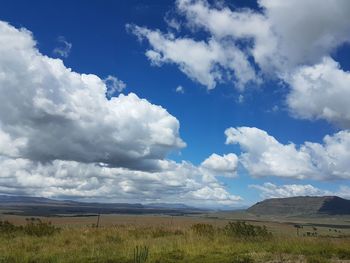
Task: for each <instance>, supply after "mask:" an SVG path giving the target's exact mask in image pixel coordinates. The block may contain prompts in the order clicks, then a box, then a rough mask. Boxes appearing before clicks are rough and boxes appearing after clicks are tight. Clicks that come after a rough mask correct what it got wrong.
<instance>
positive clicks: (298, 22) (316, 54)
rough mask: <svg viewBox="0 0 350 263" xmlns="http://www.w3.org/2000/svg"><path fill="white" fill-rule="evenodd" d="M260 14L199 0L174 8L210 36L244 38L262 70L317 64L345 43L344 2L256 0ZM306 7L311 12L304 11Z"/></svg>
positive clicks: (348, 7) (348, 34) (349, 6)
mask: <svg viewBox="0 0 350 263" xmlns="http://www.w3.org/2000/svg"><path fill="white" fill-rule="evenodd" d="M258 4H259V6H260V7H261V8H262V12H258V11H254V10H252V9H248V8H246V9H243V10H242V9H239V10H237V11H233V10H231V9H230V8H228V7H221V8H216V7H213V6H210V5H209V4H208V2H207V1H205V0H203V1H201V0H178V1H177V8H178V10H179V12H180V13H181V14H183V15H184V16H185V17H186V19H187V22H188V24H189V26H191V27H194V28H198V29H201V28H202V29H205V30H206V31H207V32H208V33H209V34H210V35H211V36H213V37H215V38H216V39H223V38H227V37H230V38H232V39H233V42H235V41H237V40H244V39H250V40H252V41H253V43H252V45H251V46H250V47H249V46H248V47H246V49H247V50H246V52H248V53H249V54H250V55H252V56H253V57H254V60H255V62H257V63H258V64H259V66H260V67H261V68H262V69H263V70H265V71H266V70H268V69H269V68H271V64H272V65H273V66H274V68H277V69H278V70H279V71H280V72H283V71H285V70H287V69H291V68H294V67H296V66H298V65H300V64H308V63H315V62H318V61H319V59H320V58H322V57H323V56H325V55H327V54H329V53H330V52H331V51H333V50H334V49H335V48H337V47H338V46H340V45H342V44H343V43H346V42H349V41H350V29H349V27H348V25H349V23H350V18H349V16H348V13H349V11H350V3H349V1H346V0H338V1H336V4H335V3H334V1H324V2H322V4H321V5H320V4H318V2H317V1H315V0H306V1H304V0H303V1H302V0H297V1H278V0H261V1H258ZM309 10H312V11H313V12H312V13H310V12H309Z"/></svg>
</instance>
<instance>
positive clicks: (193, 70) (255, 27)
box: [133, 0, 350, 128]
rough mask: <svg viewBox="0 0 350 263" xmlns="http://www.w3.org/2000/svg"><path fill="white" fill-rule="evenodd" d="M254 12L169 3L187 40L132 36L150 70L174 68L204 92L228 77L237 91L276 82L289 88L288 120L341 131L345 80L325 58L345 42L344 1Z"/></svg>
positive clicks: (348, 33)
mask: <svg viewBox="0 0 350 263" xmlns="http://www.w3.org/2000/svg"><path fill="white" fill-rule="evenodd" d="M258 5H259V7H260V10H259V11H258V10H253V9H250V8H243V9H242V8H241V9H231V8H229V7H227V6H225V4H219V5H217V4H216V5H215V4H214V5H210V4H209V3H208V2H207V1H206V0H177V1H176V11H177V13H176V15H177V16H180V17H181V16H182V17H183V18H184V21H182V25H183V27H187V29H190V31H191V32H192V33H193V34H192V36H191V34H188V33H186V37H181V36H179V37H175V36H174V35H172V34H162V33H161V32H159V31H157V30H149V29H146V28H143V27H134V30H133V31H134V33H135V34H136V35H137V36H138V37H139V38H145V39H147V40H148V41H149V43H150V46H151V49H150V50H148V51H147V52H146V55H147V56H148V58H149V59H150V61H151V63H152V64H154V65H158V66H160V65H162V64H163V63H173V64H176V65H178V66H179V68H180V70H181V71H183V72H184V73H185V74H186V75H187V76H189V77H190V78H191V79H193V80H195V81H197V82H199V83H201V84H202V85H205V86H207V88H208V89H213V88H215V86H216V85H217V83H222V82H228V83H230V82H231V81H232V78H233V79H234V78H235V79H236V86H237V87H238V88H239V89H241V90H243V89H244V86H246V85H247V84H248V83H250V82H255V83H258V84H259V83H260V82H261V79H262V77H269V78H270V77H272V78H276V79H280V80H282V81H284V82H287V83H289V84H290V85H291V87H290V88H291V94H290V95H289V96H288V105H289V106H290V108H291V111H292V112H293V113H294V114H293V116H294V117H297V118H305V119H314V118H316V119H326V120H327V121H329V122H332V123H336V124H340V125H341V126H345V127H346V128H348V127H349V111H348V108H347V107H345V106H344V105H346V103H345V104H344V100H345V99H346V98H347V97H348V96H349V94H348V93H349V92H348V89H346V88H344V87H347V86H348V82H349V77H348V75H349V73H348V72H344V71H342V70H341V69H340V66H339V65H338V64H337V63H336V62H334V61H333V60H332V59H331V58H330V56H331V55H332V53H333V52H334V51H335V50H336V49H337V48H339V47H341V46H342V45H344V44H346V43H349V42H350V27H349V24H350V16H349V15H348V14H349V12H350V2H349V1H347V0H336V1H328V0H326V1H322V4H319V2H318V1H317V0H296V1H280V0H260V1H258ZM310 10H312V12H311V13H310ZM170 19H171V18H169V17H167V20H170ZM177 19H178V18H177ZM201 30H202V31H204V32H205V33H206V34H204V37H202V36H203V32H202V31H201ZM197 32H200V33H201V34H196V33H197ZM331 80H332V81H333V82H332V83H331ZM314 95H315V96H314ZM328 96H330V98H331V99H328V98H329V97H328ZM327 99H328V100H327Z"/></svg>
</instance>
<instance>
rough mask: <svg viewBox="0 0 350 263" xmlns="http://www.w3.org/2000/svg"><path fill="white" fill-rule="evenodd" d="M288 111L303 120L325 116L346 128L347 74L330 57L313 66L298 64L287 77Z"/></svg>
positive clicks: (349, 124) (349, 83) (348, 110)
mask: <svg viewBox="0 0 350 263" xmlns="http://www.w3.org/2000/svg"><path fill="white" fill-rule="evenodd" d="M288 82H289V83H290V85H291V87H292V90H291V92H290V94H289V95H288V97H287V102H288V106H289V108H290V109H291V112H292V114H294V115H295V116H296V117H298V118H303V119H325V120H327V121H329V122H332V123H335V124H337V125H339V126H341V127H345V128H350V107H349V98H350V88H349V87H350V73H349V72H346V71H343V70H341V69H340V66H339V64H338V63H337V62H336V61H334V60H333V59H332V58H330V57H325V58H324V59H323V60H322V62H321V63H319V64H316V65H313V66H303V67H299V68H298V69H297V70H296V71H295V73H294V74H291V77H290V79H289V80H288Z"/></svg>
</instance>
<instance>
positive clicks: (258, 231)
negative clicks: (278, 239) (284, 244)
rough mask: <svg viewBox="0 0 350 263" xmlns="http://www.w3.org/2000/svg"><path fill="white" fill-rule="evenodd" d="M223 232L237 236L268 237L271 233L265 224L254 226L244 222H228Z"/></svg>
mask: <svg viewBox="0 0 350 263" xmlns="http://www.w3.org/2000/svg"><path fill="white" fill-rule="evenodd" d="M225 232H226V234H227V235H228V236H233V237H239V238H270V237H272V233H271V232H269V231H268V230H267V228H266V226H262V227H261V226H254V225H251V224H247V223H246V222H241V221H238V222H229V223H228V224H227V225H226V226H225Z"/></svg>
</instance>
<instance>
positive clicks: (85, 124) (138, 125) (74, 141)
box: [0, 22, 185, 169]
mask: <svg viewBox="0 0 350 263" xmlns="http://www.w3.org/2000/svg"><path fill="white" fill-rule="evenodd" d="M107 91H108V90H107V88H106V85H105V84H104V82H103V80H101V79H100V78H99V77H97V76H96V75H92V74H90V75H86V74H79V73H76V72H73V71H71V69H69V68H66V67H65V66H64V64H63V63H62V61H61V60H59V59H52V58H49V57H47V56H44V55H42V54H40V53H39V51H38V50H37V49H36V47H35V41H34V40H33V38H32V35H31V33H30V32H28V31H26V30H24V29H21V30H17V29H15V28H14V27H12V26H10V25H8V24H6V23H4V22H1V23H0V92H1V94H3V95H2V96H1V98H0V128H1V132H2V136H6V138H7V139H8V140H9V139H11V141H12V142H11V143H13V144H14V145H17V149H16V150H14V149H12V148H11V147H6V148H5V149H4V147H3V146H2V147H1V154H3V155H11V156H12V155H13V154H14V152H16V153H17V154H16V157H20V158H30V159H33V160H39V161H50V160H57V159H58V160H72V161H79V162H104V163H107V164H109V165H113V166H124V167H133V168H135V167H134V166H135V164H136V165H139V166H140V167H139V168H140V169H151V167H148V166H152V165H151V164H152V162H154V160H157V159H162V158H164V157H165V156H166V155H167V154H168V153H169V152H170V151H172V150H176V149H179V148H182V147H184V146H185V143H184V142H183V141H182V140H181V138H180V137H179V122H178V120H177V119H176V118H175V117H173V116H171V115H170V114H169V113H168V112H167V111H166V110H165V109H163V108H162V107H160V106H156V105H153V104H151V103H149V102H148V101H147V100H145V99H140V98H139V97H137V96H136V95H135V94H132V93H130V94H129V95H122V94H121V95H119V96H118V97H113V98H112V99H111V100H108V99H107V98H106V92H107ZM15 142H17V143H15ZM142 166H143V167H142ZM147 167H148V168H147Z"/></svg>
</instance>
